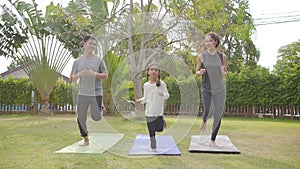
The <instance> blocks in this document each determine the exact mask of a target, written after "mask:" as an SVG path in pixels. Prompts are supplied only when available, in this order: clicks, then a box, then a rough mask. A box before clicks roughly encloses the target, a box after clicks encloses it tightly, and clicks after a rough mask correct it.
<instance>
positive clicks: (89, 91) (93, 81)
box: [71, 55, 107, 96]
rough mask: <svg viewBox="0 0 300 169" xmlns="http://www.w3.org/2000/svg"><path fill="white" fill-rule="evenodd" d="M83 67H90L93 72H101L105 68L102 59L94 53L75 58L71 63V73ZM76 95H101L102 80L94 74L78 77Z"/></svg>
mask: <svg viewBox="0 0 300 169" xmlns="http://www.w3.org/2000/svg"><path fill="white" fill-rule="evenodd" d="M84 69H92V70H93V71H94V72H98V73H102V72H105V71H106V70H107V69H106V65H105V63H104V60H103V59H101V58H99V57H98V56H96V55H93V56H92V57H91V58H87V57H85V56H80V57H79V58H77V59H76V60H75V62H74V64H73V67H72V72H71V74H77V73H79V72H81V71H82V70H84ZM78 95H84V96H102V95H103V90H102V80H100V79H99V78H96V77H95V76H82V77H80V79H79V91H78Z"/></svg>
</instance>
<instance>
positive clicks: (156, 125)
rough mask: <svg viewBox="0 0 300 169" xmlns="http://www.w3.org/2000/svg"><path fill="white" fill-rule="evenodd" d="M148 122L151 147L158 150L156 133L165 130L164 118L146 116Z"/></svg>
mask: <svg viewBox="0 0 300 169" xmlns="http://www.w3.org/2000/svg"><path fill="white" fill-rule="evenodd" d="M146 122H147V126H148V131H149V136H150V142H151V145H150V146H151V148H152V149H154V148H156V139H155V132H162V131H163V130H164V119H163V116H155V117H150V116H146Z"/></svg>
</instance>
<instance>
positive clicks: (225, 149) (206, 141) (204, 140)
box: [189, 135, 240, 154]
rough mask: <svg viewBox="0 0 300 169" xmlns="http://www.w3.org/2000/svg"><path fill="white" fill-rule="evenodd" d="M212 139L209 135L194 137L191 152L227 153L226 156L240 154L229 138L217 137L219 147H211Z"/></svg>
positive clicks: (224, 136)
mask: <svg viewBox="0 0 300 169" xmlns="http://www.w3.org/2000/svg"><path fill="white" fill-rule="evenodd" d="M210 138H211V136H208V135H194V136H192V138H191V142H190V147H189V152H193V153H225V154H240V150H238V149H237V148H236V147H235V146H234V145H233V143H232V142H231V140H230V139H229V137H228V136H226V135H217V137H216V144H217V146H215V147H211V146H210Z"/></svg>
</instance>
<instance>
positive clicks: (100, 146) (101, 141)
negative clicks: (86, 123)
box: [54, 133, 124, 154]
mask: <svg viewBox="0 0 300 169" xmlns="http://www.w3.org/2000/svg"><path fill="white" fill-rule="evenodd" d="M123 137H124V134H112V133H90V134H89V140H90V142H89V143H90V144H89V145H88V146H80V145H81V144H82V143H83V140H81V141H79V142H76V143H74V144H72V145H70V146H67V147H64V148H62V149H61V150H58V151H55V152H54V153H86V154H102V153H104V152H105V151H107V150H108V149H109V148H111V147H112V146H113V145H115V144H116V143H117V142H118V141H120V140H121V139H122V138H123Z"/></svg>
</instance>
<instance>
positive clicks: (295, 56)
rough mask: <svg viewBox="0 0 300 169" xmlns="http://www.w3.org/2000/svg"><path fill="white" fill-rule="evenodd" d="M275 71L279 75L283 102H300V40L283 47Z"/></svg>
mask: <svg viewBox="0 0 300 169" xmlns="http://www.w3.org/2000/svg"><path fill="white" fill-rule="evenodd" d="M278 53H279V55H278V60H277V63H276V65H275V66H274V68H275V70H274V73H275V75H277V76H278V77H279V79H280V80H279V83H280V87H279V89H280V94H281V95H282V96H283V97H281V99H282V100H280V101H281V102H282V104H286V105H299V104H300V76H299V75H300V40H298V41H296V42H293V43H291V44H288V45H286V46H283V47H281V48H280V49H279V50H278Z"/></svg>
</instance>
